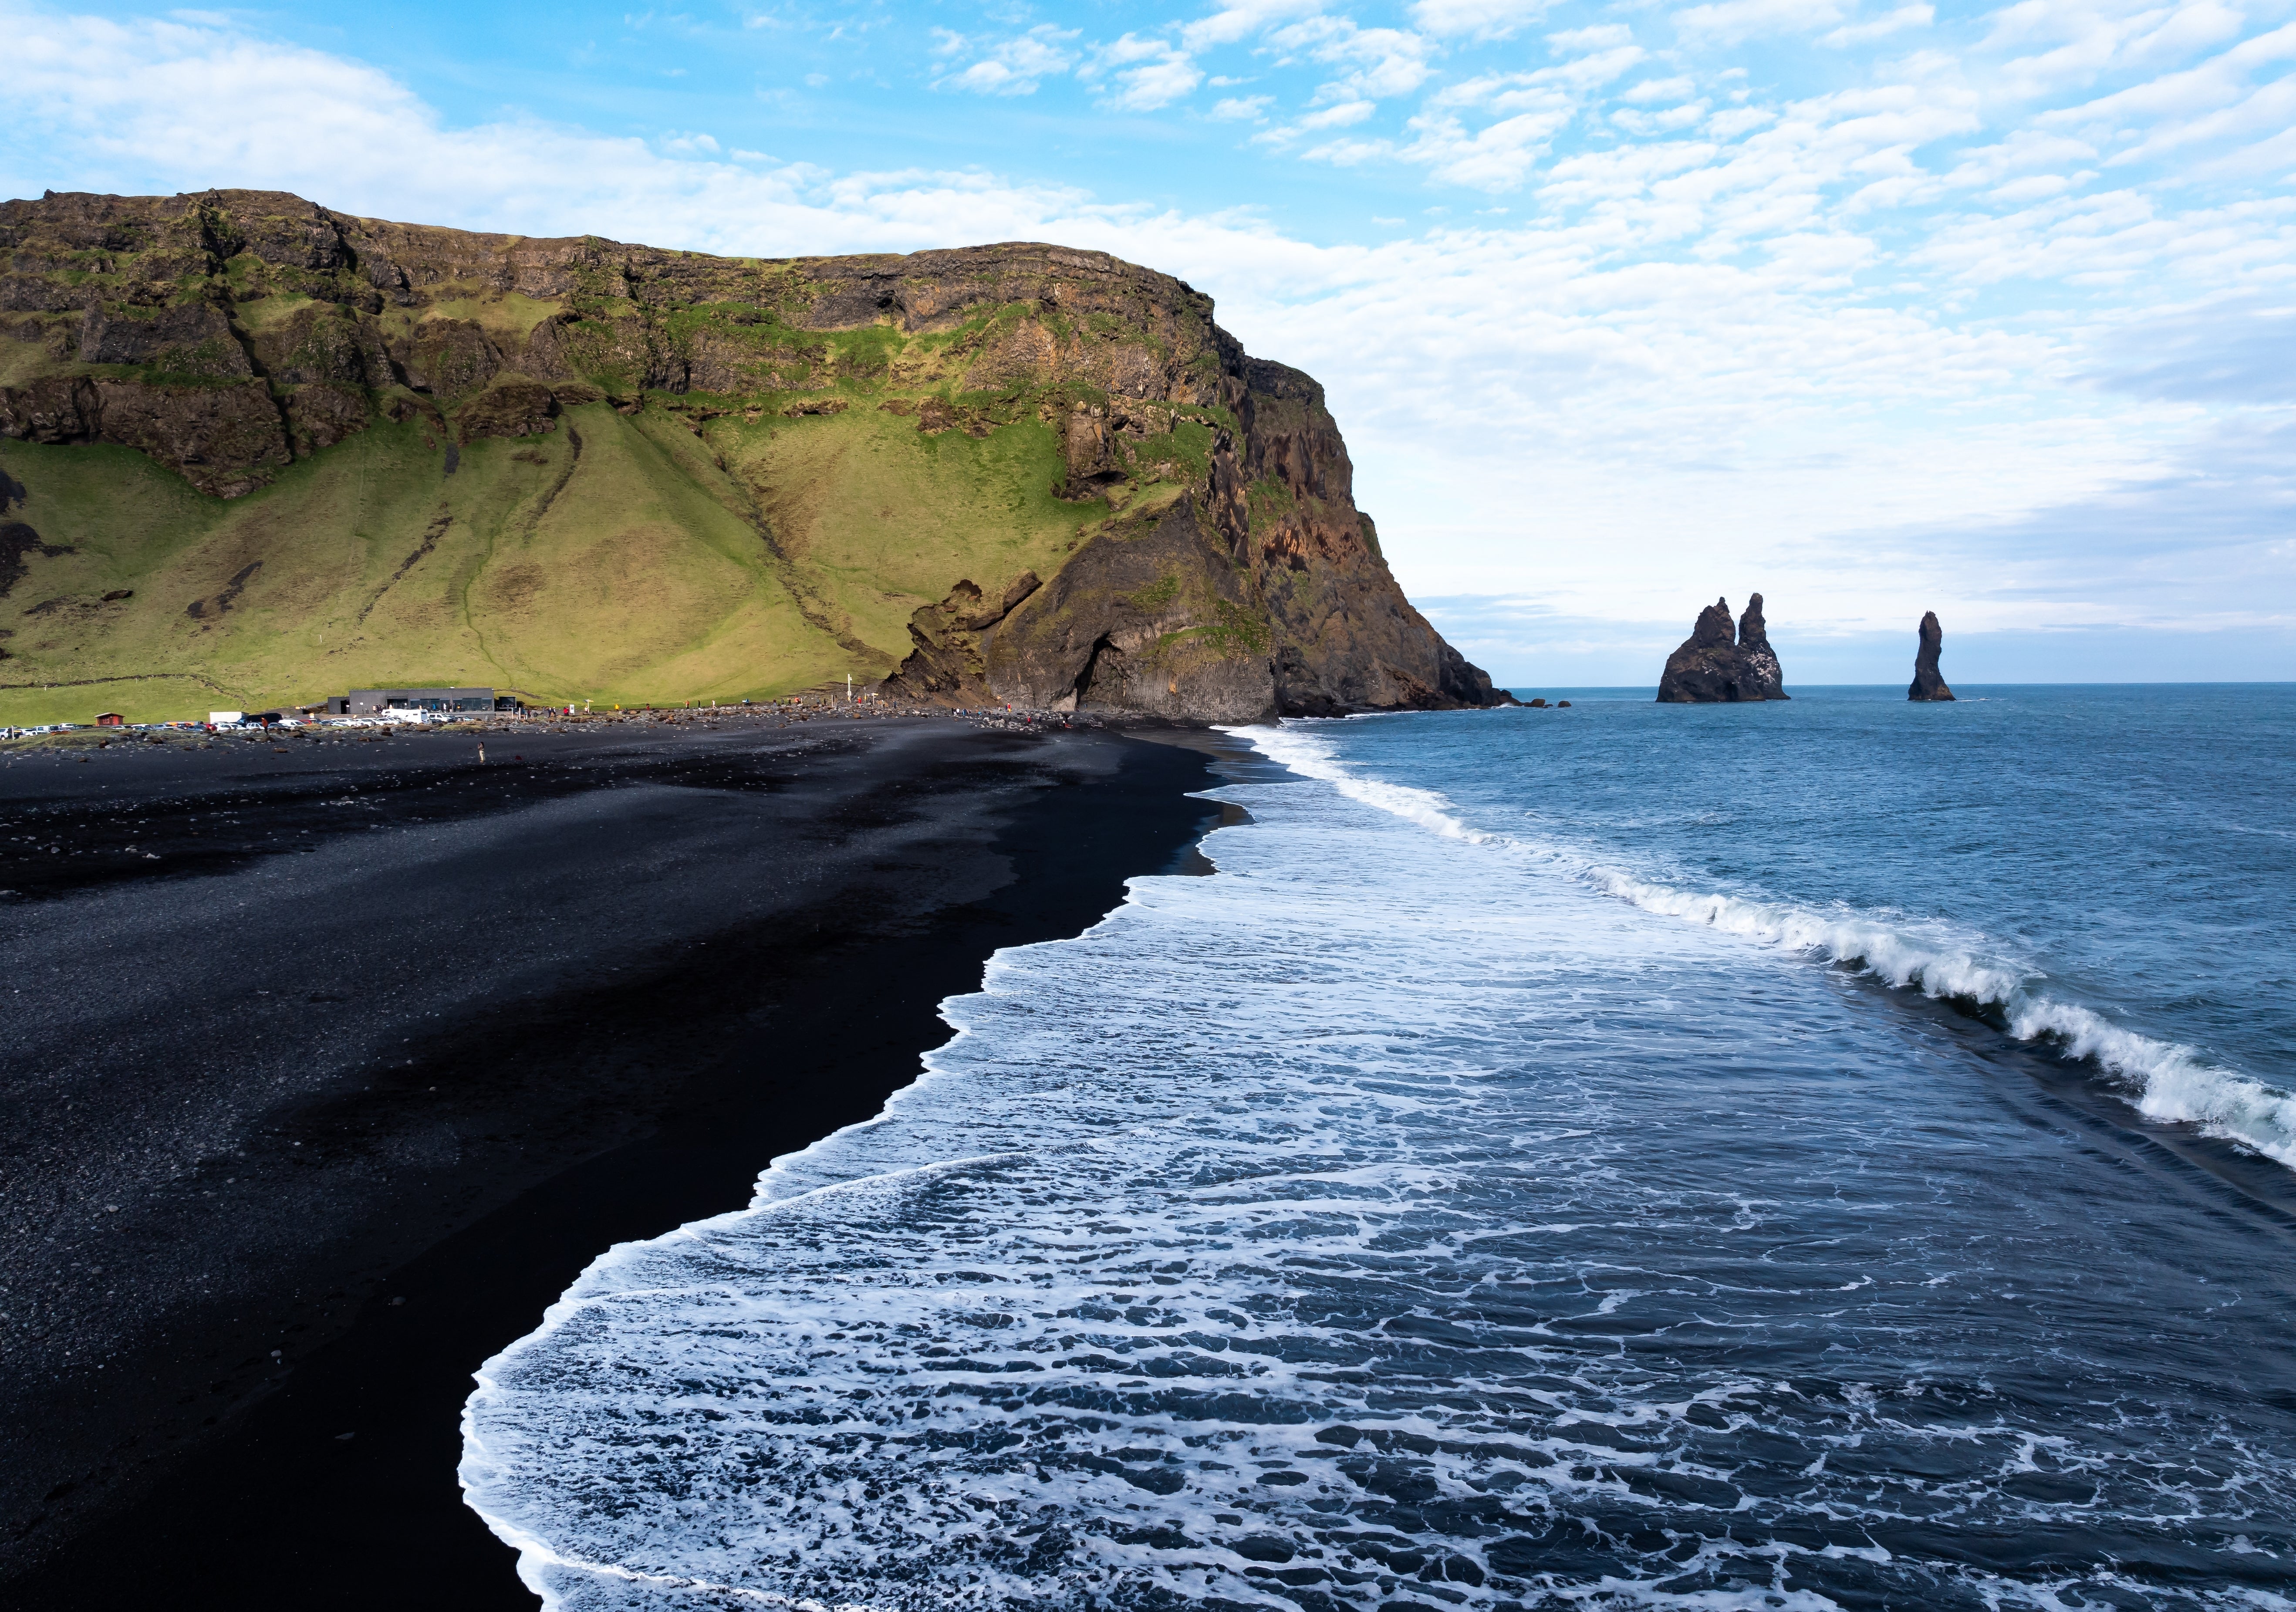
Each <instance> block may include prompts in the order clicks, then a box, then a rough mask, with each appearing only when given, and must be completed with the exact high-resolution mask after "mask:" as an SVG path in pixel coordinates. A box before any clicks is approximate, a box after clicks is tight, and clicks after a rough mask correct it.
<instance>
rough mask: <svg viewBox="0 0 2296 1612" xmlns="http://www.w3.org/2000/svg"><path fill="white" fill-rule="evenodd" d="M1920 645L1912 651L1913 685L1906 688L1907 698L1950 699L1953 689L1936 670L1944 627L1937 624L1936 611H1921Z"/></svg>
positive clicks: (1943, 640) (1943, 642)
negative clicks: (1947, 685) (1946, 684)
mask: <svg viewBox="0 0 2296 1612" xmlns="http://www.w3.org/2000/svg"><path fill="white" fill-rule="evenodd" d="M1921 633H1922V637H1921V646H1920V647H1919V648H1918V649H1916V650H1915V651H1914V682H1913V687H1910V688H1908V689H1907V690H1906V698H1907V699H1909V700H1950V699H1951V698H1953V690H1952V689H1950V688H1948V687H1946V686H1945V679H1944V677H1943V676H1941V675H1940V674H1939V671H1938V654H1939V651H1940V650H1941V649H1943V648H1944V646H1945V629H1944V628H1942V627H1940V626H1939V625H1938V619H1937V612H1936V611H1934V610H1931V611H1924V612H1923V613H1922V628H1921Z"/></svg>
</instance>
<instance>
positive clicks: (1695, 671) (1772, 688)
mask: <svg viewBox="0 0 2296 1612" xmlns="http://www.w3.org/2000/svg"><path fill="white" fill-rule="evenodd" d="M1790 698H1792V695H1788V694H1787V693H1786V691H1785V674H1784V671H1782V670H1780V669H1779V666H1778V657H1777V653H1776V652H1775V650H1773V649H1772V648H1771V647H1770V636H1769V629H1768V626H1767V623H1766V622H1765V621H1763V619H1762V596H1761V595H1760V594H1756V595H1754V596H1753V597H1751V598H1750V599H1748V600H1747V601H1746V613H1745V615H1744V616H1743V617H1742V618H1741V619H1740V621H1739V622H1738V627H1737V631H1736V634H1735V637H1733V635H1732V631H1731V627H1730V601H1729V600H1727V599H1717V600H1715V601H1714V603H1713V604H1711V605H1708V606H1707V607H1706V608H1705V609H1704V610H1702V611H1700V612H1699V613H1698V621H1697V624H1696V625H1695V626H1693V628H1692V629H1691V632H1690V637H1687V638H1685V639H1684V640H1683V643H1682V646H1681V647H1680V648H1679V649H1677V650H1676V651H1675V652H1674V653H1673V654H1670V655H1669V656H1668V657H1667V660H1666V671H1665V673H1664V674H1663V675H1662V676H1661V678H1660V679H1659V685H1658V699H1659V703H1660V704H1661V705H1708V704H1725V703H1736V702H1738V701H1742V700H1784V699H1790Z"/></svg>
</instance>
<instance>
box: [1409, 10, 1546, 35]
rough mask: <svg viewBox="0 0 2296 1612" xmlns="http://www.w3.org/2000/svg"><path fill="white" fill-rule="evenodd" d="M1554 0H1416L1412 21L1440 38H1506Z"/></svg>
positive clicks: (1537, 18) (1542, 14)
mask: <svg viewBox="0 0 2296 1612" xmlns="http://www.w3.org/2000/svg"><path fill="white" fill-rule="evenodd" d="M1551 4H1553V0H1415V4H1413V6H1412V8H1411V21H1413V22H1414V23H1415V24H1417V25H1418V26H1419V27H1420V28H1421V29H1424V30H1425V31H1426V32H1428V33H1430V34H1432V35H1434V36H1436V37H1438V38H1456V37H1459V36H1462V35H1464V36H1466V37H1471V38H1475V39H1505V38H1509V37H1512V36H1513V34H1514V33H1515V31H1516V30H1517V29H1521V28H1524V27H1527V26H1528V25H1529V24H1530V23H1533V22H1536V21H1538V20H1539V19H1540V18H1541V17H1543V16H1545V15H1546V12H1547V10H1548V8H1549V7H1550V5H1551Z"/></svg>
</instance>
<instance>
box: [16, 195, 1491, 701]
mask: <svg viewBox="0 0 2296 1612" xmlns="http://www.w3.org/2000/svg"><path fill="white" fill-rule="evenodd" d="M0 249H4V252H5V259H4V265H0V473H4V474H5V476H6V477H7V478H8V480H7V481H4V482H0V486H6V487H7V488H9V489H12V490H11V494H10V498H9V501H10V503H11V504H12V505H15V506H19V507H15V508H12V509H11V510H10V511H9V512H8V522H9V523H8V526H7V530H6V535H5V536H4V538H0V639H4V644H5V647H4V654H6V656H7V657H8V661H9V665H8V669H7V670H8V671H9V673H10V674H11V675H10V679H9V681H10V682H11V683H12V684H15V685H23V686H28V687H29V686H37V685H42V684H54V685H58V686H61V685H65V684H71V685H74V686H78V687H86V688H87V689H88V691H89V695H90V697H91V698H93V699H95V700H99V701H101V700H102V699H105V698H107V697H111V696H109V695H106V694H105V693H104V692H103V691H102V685H103V684H104V683H106V682H110V681H112V680H115V679H116V680H120V687H121V689H122V690H123V691H126V692H123V693H122V694H121V695H119V696H118V697H119V698H127V697H129V695H133V696H134V697H135V698H137V699H142V700H147V701H157V700H160V698H162V697H163V695H164V697H165V698H166V699H167V700H168V701H170V702H172V703H175V704H177V705H181V706H182V707H183V708H184V709H185V710H193V709H199V710H204V709H206V708H207V707H208V706H209V705H212V704H215V703H218V701H221V702H222V703H233V704H239V705H242V706H245V707H247V708H250V709H253V708H256V707H258V706H262V705H272V704H279V703H283V702H286V701H299V700H302V699H306V698H309V697H315V696H316V695H318V694H321V693H324V692H326V691H329V690H334V689H340V688H343V687H351V686H365V685H370V684H372V685H376V686H381V685H382V684H385V683H389V682H391V681H392V680H394V679H406V677H408V676H410V675H413V674H414V671H415V670H417V669H419V670H420V673H421V675H422V677H424V678H426V679H431V680H436V681H441V682H448V683H472V684H486V685H489V686H494V687H504V688H510V689H514V690H516V691H518V692H519V693H521V694H523V695H527V696H528V697H529V698H530V699H535V700H537V701H538V702H540V703H555V702H556V701H558V700H560V699H584V698H591V699H598V700H615V701H619V702H622V703H632V702H675V701H679V700H687V699H692V700H705V701H706V700H709V699H720V700H723V699H739V698H742V697H745V696H769V695H780V694H785V693H788V692H791V691H793V690H796V689H801V688H807V687H824V686H836V687H840V688H841V687H842V686H843V680H844V679H845V678H846V677H847V676H849V675H850V676H851V677H853V678H854V679H856V681H857V682H860V683H864V684H867V683H874V682H877V681H879V680H880V679H890V684H891V687H892V689H893V690H894V691H895V692H897V693H901V694H906V695H915V696H922V697H926V698H931V699H939V700H946V701H949V702H954V703H979V702H985V701H990V700H995V701H1001V702H1009V703H1013V704H1015V705H1026V706H1032V707H1037V708H1045V707H1052V708H1062V707H1067V708H1100V709H1103V710H1112V711H1134V712H1140V713H1152V714H1155V715H1160V716H1166V717H1173V718H1183V719H1191V720H1251V719H1253V718H1258V717H1264V716H1270V715H1277V714H1286V715H1290V714H1297V715H1335V714H1341V713H1344V712H1349V711H1382V710H1400V709H1444V708H1450V707H1458V706H1481V705H1492V704H1501V703H1508V696H1507V695H1505V694H1504V693H1502V692H1497V691H1494V690H1493V688H1492V687H1491V684H1490V679H1489V678H1488V677H1487V676H1486V675H1485V674H1484V673H1483V672H1481V671H1480V670H1478V669H1477V668H1475V667H1473V666H1471V665H1469V664H1468V663H1467V662H1466V661H1465V660H1464V659H1463V658H1462V657H1461V656H1460V654H1458V652H1457V651H1456V650H1455V649H1453V648H1452V647H1451V646H1449V645H1448V644H1447V643H1445V642H1444V641H1443V639H1442V637H1440V636H1439V634H1437V632H1436V631H1435V629H1433V628H1432V627H1431V625H1429V623H1428V622H1427V621H1426V619H1425V618H1424V617H1423V616H1422V615H1421V614H1420V613H1418V612H1417V611H1416V610H1415V609H1414V608H1413V607H1412V605H1411V604H1410V602H1409V601H1408V600H1407V599H1406V598H1405V597H1404V596H1403V593H1402V590H1401V589H1400V588H1398V586H1397V585H1396V582H1395V579H1394V577H1393V576H1392V575H1391V574H1390V572H1389V570H1388V566H1387V562H1386V560H1385V559H1384V557H1383V556H1382V554H1381V551H1380V545H1379V535H1378V532H1377V530H1376V529H1375V528H1374V525H1373V523H1372V521H1371V518H1370V517H1369V516H1368V515H1366V514H1364V513H1363V512H1361V511H1360V510H1358V509H1357V507H1356V506H1355V500H1354V494H1353V470H1352V467H1351V465H1350V464H1349V458H1348V452H1347V448H1346V445H1345V444H1344V443H1343V442H1342V441H1341V438H1340V432H1339V428H1338V426H1337V425H1336V424H1334V423H1333V419H1332V415H1331V414H1330V411H1329V410H1328V409H1327V408H1326V407H1324V394H1323V389H1322V388H1321V387H1319V386H1318V385H1317V384H1316V382H1314V381H1313V380H1312V379H1310V378H1309V377H1308V376H1307V375H1304V374H1300V372H1298V371H1297V370H1292V369H1287V368H1285V367H1284V366H1282V365H1280V364H1272V363H1268V362H1266V361H1264V360H1261V359H1257V358H1251V357H1249V356H1247V355H1246V354H1245V353H1244V352H1243V350H1242V348H1241V347H1240V346H1239V345H1238V344H1237V342H1236V341H1235V339H1234V337H1232V336H1230V335H1229V334H1228V333H1226V331H1224V330H1222V329H1221V328H1220V327H1219V326H1218V325H1217V324H1216V323H1214V321H1213V318H1212V302H1211V299H1210V298H1209V297H1207V296H1205V295H1204V294H1203V293H1201V292H1198V291H1196V290H1194V289H1193V288H1192V287H1190V286H1188V285H1186V284H1184V283H1182V282H1181V281H1178V280H1176V279H1174V278H1172V277H1171V276H1167V275H1161V274H1157V273H1155V272H1153V271H1152V270H1150V269H1145V268H1141V267H1136V266H1135V265H1132V264H1129V263H1126V262H1123V261H1121V260H1119V259H1115V258H1111V257H1109V256H1107V255H1105V254H1103V253H1100V252H1092V251H1071V250H1069V249H1066V248H1062V247H1058V246H1048V245H1043V244H1037V243H1012V244H1005V245H999V246H981V247H970V248H964V249H962V250H956V251H929V252H920V253H916V254H914V255H913V256H908V257H894V256H873V257H849V258H780V259H734V258H717V257H708V256H704V255H701V254H699V253H693V252H682V251H664V250H660V249H657V248H652V247H646V246H633V245H627V244H624V243H619V242H614V241H607V240H603V239H600V238H598V237H595V236H585V237H580V238H574V239H564V240H537V239H529V238H525V237H520V236H514V235H495V234H472V233H469V232H466V231H462V230H452V229H436V228H429V227H425V226H416V225H406V224H393V223H388V222H384V221H382V220H379V219H372V218H356V217H353V216H350V215H348V214H344V213H338V212H334V211H332V210H328V209H326V208H324V207H319V206H316V205H315V204H313V203H311V202H309V201H304V200H303V199H301V198H300V197H297V196H292V195H287V194H283V193H276V192H261V191H213V192H209V193H205V194H201V195H183V196H157V197H151V196H147V197H119V196H99V195H59V194H53V193H51V194H50V195H48V196H45V197H44V198H42V199H41V200H38V201H9V202H5V203H0ZM123 449H132V450H134V451H133V452H123V451H121V450H123ZM15 489H21V496H19V494H18V492H17V491H16V490H15ZM129 679H133V681H129Z"/></svg>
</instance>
